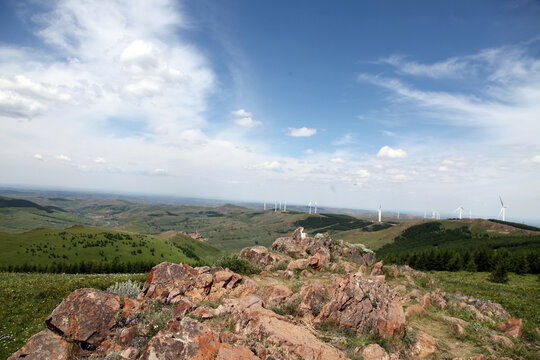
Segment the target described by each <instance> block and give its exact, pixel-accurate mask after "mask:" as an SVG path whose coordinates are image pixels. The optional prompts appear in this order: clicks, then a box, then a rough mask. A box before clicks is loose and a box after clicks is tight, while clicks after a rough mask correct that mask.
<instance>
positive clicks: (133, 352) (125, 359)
mask: <svg viewBox="0 0 540 360" xmlns="http://www.w3.org/2000/svg"><path fill="white" fill-rule="evenodd" d="M119 357H120V359H121V360H135V359H137V358H138V357H139V350H138V349H136V348H134V347H128V348H127V349H124V350H123V351H122V352H121V353H120V355H119Z"/></svg>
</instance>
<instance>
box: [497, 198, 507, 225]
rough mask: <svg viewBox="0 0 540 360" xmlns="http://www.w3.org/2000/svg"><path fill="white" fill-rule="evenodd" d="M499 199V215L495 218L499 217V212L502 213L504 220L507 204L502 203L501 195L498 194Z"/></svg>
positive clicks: (504, 219)
mask: <svg viewBox="0 0 540 360" xmlns="http://www.w3.org/2000/svg"><path fill="white" fill-rule="evenodd" d="M499 200H500V201H501V211H499V216H497V219H498V218H500V217H501V214H502V220H503V221H506V208H507V206H506V205H504V203H503V201H502V198H501V195H499Z"/></svg>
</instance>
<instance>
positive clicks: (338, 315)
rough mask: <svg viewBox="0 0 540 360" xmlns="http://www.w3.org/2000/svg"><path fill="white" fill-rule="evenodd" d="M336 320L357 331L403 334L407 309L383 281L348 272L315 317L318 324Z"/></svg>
mask: <svg viewBox="0 0 540 360" xmlns="http://www.w3.org/2000/svg"><path fill="white" fill-rule="evenodd" d="M325 322H334V323H337V324H339V325H340V326H344V327H349V328H351V329H354V330H355V331H357V332H358V333H368V332H372V331H375V332H377V333H378V334H379V335H380V336H382V337H385V338H391V337H393V336H397V337H399V338H402V337H403V336H404V334H405V313H404V312H403V307H402V305H401V302H400V300H399V297H398V296H397V295H396V294H395V293H394V292H393V291H392V290H391V289H390V288H389V287H388V286H387V285H386V284H385V283H383V282H377V281H373V280H371V279H366V278H364V277H362V276H360V275H358V274H354V275H353V274H347V275H346V276H345V277H343V279H342V280H341V282H340V283H339V285H338V288H337V289H336V290H335V291H334V293H333V294H332V297H331V298H330V300H329V302H328V303H327V304H326V305H324V307H323V308H322V310H321V313H320V314H319V315H318V316H317V317H316V318H315V320H314V324H315V325H322V324H324V323H325Z"/></svg>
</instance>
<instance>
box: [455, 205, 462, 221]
mask: <svg viewBox="0 0 540 360" xmlns="http://www.w3.org/2000/svg"><path fill="white" fill-rule="evenodd" d="M454 211H459V220H461V219H463V206H459V207H458V208H457V209H456V210H454Z"/></svg>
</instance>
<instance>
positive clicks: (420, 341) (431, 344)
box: [411, 331, 437, 359]
mask: <svg viewBox="0 0 540 360" xmlns="http://www.w3.org/2000/svg"><path fill="white" fill-rule="evenodd" d="M435 351H437V339H435V338H434V337H433V336H431V335H428V334H426V333H425V332H423V331H419V332H418V334H416V339H415V343H414V345H413V347H412V349H411V354H412V355H413V357H414V358H415V359H424V358H426V357H428V356H430V355H431V354H433V353H434V352H435Z"/></svg>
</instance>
